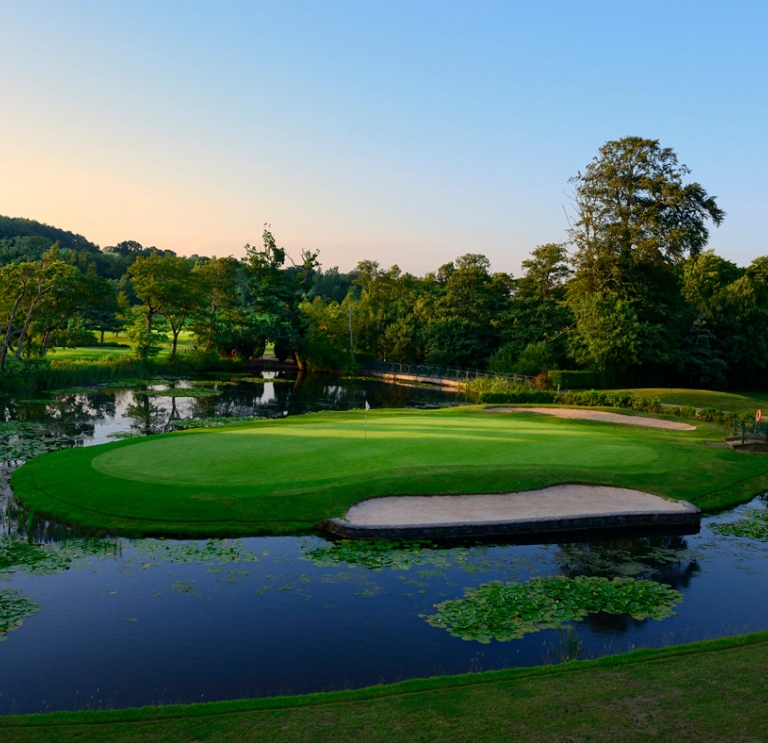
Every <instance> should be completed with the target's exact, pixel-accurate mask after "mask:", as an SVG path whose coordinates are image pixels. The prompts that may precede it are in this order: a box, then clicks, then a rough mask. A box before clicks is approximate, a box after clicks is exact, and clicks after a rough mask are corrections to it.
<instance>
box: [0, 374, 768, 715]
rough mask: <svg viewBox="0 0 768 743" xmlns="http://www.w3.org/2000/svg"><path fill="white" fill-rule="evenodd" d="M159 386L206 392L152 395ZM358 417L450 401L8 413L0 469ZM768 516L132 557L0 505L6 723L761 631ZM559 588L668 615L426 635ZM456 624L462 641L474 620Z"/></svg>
mask: <svg viewBox="0 0 768 743" xmlns="http://www.w3.org/2000/svg"><path fill="white" fill-rule="evenodd" d="M230 381H231V380H230ZM168 387H173V388H186V387H192V388H194V389H196V390H198V391H201V392H193V393H190V394H194V395H198V396H196V397H187V396H181V395H182V394H183V393H181V392H176V393H171V395H173V396H164V395H158V394H145V393H146V392H150V393H152V392H155V393H158V392H160V393H162V392H163V391H164V390H166V389H167V388H168ZM206 390H207V391H209V392H210V391H212V392H214V393H216V394H208V392H206ZM219 393H220V394H219ZM366 399H367V400H368V401H369V402H370V403H371V405H372V406H374V407H377V406H381V407H384V406H390V407H394V406H435V405H442V404H455V403H457V402H458V400H457V398H456V396H454V395H452V394H449V393H440V392H438V391H435V390H431V389H427V388H422V387H414V388H405V387H395V386H391V385H385V384H382V383H378V382H373V381H367V380H359V379H358V380H355V379H350V380H344V379H336V378H328V377H314V378H312V377H310V378H305V379H300V380H295V379H287V380H285V381H278V380H277V379H276V380H274V381H267V382H266V383H264V382H245V381H238V380H235V381H234V382H233V383H231V384H225V385H222V386H218V385H217V384H216V385H213V384H211V382H210V381H209V382H204V383H199V384H198V383H192V382H170V383H168V382H163V381H155V382H153V383H152V384H146V383H144V384H143V385H142V384H137V386H134V387H130V388H119V389H115V390H100V391H90V392H84V391H70V392H68V393H65V394H61V395H49V396H39V397H36V399H31V400H26V401H25V400H23V399H19V398H15V399H11V398H5V399H0V413H2V415H0V426H4V427H3V428H2V429H1V430H0V436H2V438H0V446H2V447H3V448H2V452H0V453H1V454H2V457H3V458H4V459H5V460H6V467H5V474H6V475H7V472H8V470H9V468H10V467H11V466H13V464H12V463H11V462H10V461H9V460H14V461H19V460H21V459H24V458H25V457H28V456H31V455H32V454H34V453H35V452H36V451H43V450H45V449H48V448H56V447H59V446H72V445H91V444H94V443H101V442H104V441H108V440H112V438H114V437H115V436H124V435H133V434H136V435H142V434H143V433H145V432H152V431H160V430H168V429H169V428H173V427H183V426H185V425H212V424H216V423H219V422H221V419H226V418H229V417H241V418H243V417H256V416H264V415H266V416H270V417H278V416H282V415H283V414H284V413H288V414H291V415H292V414H298V413H302V412H306V411H309V410H318V409H334V408H337V409H347V408H350V407H360V406H362V404H363V403H364V401H365V400H366ZM2 421H5V423H3V422H2ZM20 424H21V425H20ZM110 437H112V438H110ZM765 505H766V503H765V500H764V499H763V498H757V499H755V501H754V502H753V503H752V504H750V505H749V506H745V507H741V508H739V509H735V510H734V511H733V512H731V513H728V514H724V515H722V514H721V515H719V516H716V517H708V518H706V519H704V520H703V522H702V529H701V532H700V533H699V534H697V535H692V536H690V535H689V536H654V537H637V538H627V539H613V540H598V541H592V542H584V543H569V544H546V545H488V544H474V545H472V544H464V545H459V546H450V547H446V546H445V545H437V544H431V543H420V544H413V543H403V544H396V543H385V542H376V543H358V542H354V543H345V542H339V543H333V542H329V541H327V540H325V539H323V538H321V537H313V536H310V537H297V538H286V537H280V538H278V537H272V538H269V537H266V538H265V537H261V538H251V539H238V540H202V541H177V540H154V539H141V540H128V539H124V538H110V537H101V538H99V537H77V536H75V535H72V534H69V533H68V532H67V530H66V529H64V528H63V527H61V526H60V525H57V524H50V523H48V522H45V521H44V520H41V519H40V518H38V517H36V516H35V514H29V513H27V512H26V511H25V510H24V509H23V508H22V507H20V506H19V505H18V504H16V503H15V502H14V501H13V498H12V497H11V496H10V495H9V494H8V491H7V487H6V489H5V491H4V495H3V498H2V508H3V531H2V536H0V632H2V633H3V634H1V635H0V639H2V640H4V641H3V642H0V713H2V714H20V713H26V712H41V711H51V710H62V709H65V710H71V709H84V708H92V709H93V708H113V707H126V706H137V705H145V704H169V703H174V702H194V701H212V700H219V699H232V698H239V697H249V696H266V695H274V694H296V693H301V692H310V691H323V690H332V689H341V688H350V687H357V686H362V685H368V684H374V683H378V682H393V681H398V680H402V679H406V678H411V677H416V676H428V675H435V674H448V673H461V672H466V671H475V670H488V669H492V668H505V667H514V666H524V665H539V664H541V663H557V662H560V661H562V660H566V659H569V658H574V657H585V658H588V657H596V656H600V655H604V654H608V653H616V652H622V651H625V650H628V649H631V648H635V647H641V646H649V647H658V646H663V645H668V644H676V643H682V642H689V641H692V640H699V639H709V638H713V637H719V636H723V635H731V634H739V633H744V632H751V631H756V630H764V629H768V590H766V589H767V588H768V575H767V573H768V560H766V557H768V542H766V541H762V540H761V538H760V537H761V535H763V534H764V533H765V529H764V530H763V531H761V530H760V529H761V528H762V527H760V524H761V523H763V521H761V518H760V517H761V514H763V513H765V511H766V508H765ZM750 509H753V510H752V511H750ZM745 515H751V523H753V524H755V523H756V524H757V526H756V527H754V528H752V527H750V528H748V529H736V530H735V531H736V532H737V533H738V534H743V535H745V536H738V535H734V534H729V533H721V532H722V531H723V530H722V529H721V530H720V531H717V530H713V529H712V528H710V527H712V526H713V525H715V524H719V523H722V522H736V521H738V520H739V519H742V518H743V517H744V516H745ZM764 523H765V524H768V521H765V522H764ZM725 531H726V532H727V531H728V529H726V530H725ZM731 531H734V530H733V529H731ZM554 576H562V577H568V578H572V577H576V576H585V577H588V578H611V579H612V578H615V577H620V578H624V579H634V580H635V582H636V583H635V584H636V585H639V582H641V581H652V582H654V584H655V583H663V584H666V585H668V586H669V587H670V589H671V592H670V595H672V593H674V592H678V593H679V597H678V598H677V599H675V601H674V603H673V604H670V607H669V609H668V610H666V609H665V610H664V611H663V612H661V613H660V616H664V617H665V618H662V619H655V618H653V616H652V615H651V616H648V618H639V616H640V615H642V611H640V609H638V604H633V606H634V608H633V609H632V611H630V612H629V613H621V614H616V613H610V612H609V611H607V610H606V611H597V612H594V613H589V614H587V615H586V616H585V617H583V618H582V619H581V621H576V620H574V619H572V618H571V619H569V616H570V615H569V614H568V612H567V611H566V612H565V613H564V614H561V615H559V616H560V618H561V619H562V621H560V620H558V619H557V616H554V618H553V616H552V613H550V614H548V615H547V616H548V617H549V618H548V619H547V620H546V621H539V622H538V625H537V622H536V619H535V616H534V618H533V619H532V620H531V621H530V622H529V623H528V624H526V625H525V631H524V632H523V633H522V636H521V637H520V638H519V639H511V640H509V641H506V642H499V641H497V640H495V639H490V640H488V639H485V640H484V641H479V640H478V639H477V638H478V637H480V639H483V637H484V635H483V633H482V632H479V633H476V634H475V635H474V636H473V638H472V639H462V638H461V637H460V636H454V635H452V634H451V632H450V631H448V630H447V629H446V628H443V627H441V626H439V622H437V621H436V620H435V619H434V617H435V615H436V611H437V610H436V609H435V605H436V604H443V603H444V602H451V601H454V600H464V599H466V597H467V594H465V592H466V591H470V594H471V592H472V591H473V590H476V589H478V588H480V587H483V586H486V587H487V586H488V584H490V583H491V582H492V581H502V582H504V583H507V582H515V583H524V582H526V581H531V583H530V584H529V585H531V586H532V587H534V586H539V585H542V584H544V583H547V581H542V580H541V579H545V578H550V577H554ZM629 583H631V581H630V582H628V584H629ZM549 584H551V581H549ZM649 585H650V584H649ZM483 590H486V589H483ZM531 590H532V592H533V593H535V590H534V588H532V589H531ZM633 601H634V599H633ZM461 606H462V607H463V609H462V611H464V615H463V619H465V620H466V619H467V617H469V620H468V621H470V622H471V619H472V612H473V611H474V609H473V605H472V604H471V602H469V603H464V604H461ZM609 608H610V607H609ZM556 614H557V612H555V615H556ZM633 614H635V615H636V616H635V617H634V618H633ZM531 616H533V615H531ZM430 618H432V619H430ZM547 626H551V628H546V627H547ZM535 630H538V631H535Z"/></svg>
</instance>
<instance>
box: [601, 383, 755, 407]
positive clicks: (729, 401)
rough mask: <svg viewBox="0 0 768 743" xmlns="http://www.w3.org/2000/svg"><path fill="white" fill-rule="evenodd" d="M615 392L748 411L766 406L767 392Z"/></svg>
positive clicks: (687, 390)
mask: <svg viewBox="0 0 768 743" xmlns="http://www.w3.org/2000/svg"><path fill="white" fill-rule="evenodd" d="M616 391H617V392H631V393H632V394H633V395H638V396H640V397H658V398H659V399H660V400H661V401H662V403H668V404H670V405H692V406H693V407H696V408H717V409H718V410H732V411H748V410H753V411H754V410H755V408H761V407H766V406H768V392H743V393H736V392H715V391H713V390H691V389H667V388H666V387H648V388H637V389H627V390H616Z"/></svg>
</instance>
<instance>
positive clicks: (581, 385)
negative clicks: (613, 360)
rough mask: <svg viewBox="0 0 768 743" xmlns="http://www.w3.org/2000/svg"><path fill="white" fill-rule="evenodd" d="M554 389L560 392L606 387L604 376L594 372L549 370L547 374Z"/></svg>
mask: <svg viewBox="0 0 768 743" xmlns="http://www.w3.org/2000/svg"><path fill="white" fill-rule="evenodd" d="M548 374H549V378H550V379H551V380H552V384H553V386H554V387H560V390H561V391H562V390H579V389H587V390H589V389H600V388H603V387H608V386H609V385H608V384H607V382H608V380H607V379H606V375H605V374H603V373H602V372H595V371H565V370H557V369H555V370H551V371H549V372H548Z"/></svg>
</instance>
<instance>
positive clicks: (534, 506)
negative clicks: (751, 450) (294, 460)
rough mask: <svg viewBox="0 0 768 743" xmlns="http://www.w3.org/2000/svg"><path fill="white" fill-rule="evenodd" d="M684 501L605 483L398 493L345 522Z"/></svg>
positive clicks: (632, 507) (555, 512) (443, 520)
mask: <svg viewBox="0 0 768 743" xmlns="http://www.w3.org/2000/svg"><path fill="white" fill-rule="evenodd" d="M690 508H691V506H690V505H688V504H686V503H684V502H682V503H681V502H678V501H673V500H667V499H666V498H662V497H660V496H658V495H653V494H651V493H644V492H643V491H641V490H629V489H627V488H614V487H609V486H605V485H573V484H569V485H553V486H552V487H549V488H544V489H542V490H525V491H522V492H520V493H498V494H493V495H400V496H390V497H386V498H373V499H372V500H367V501H363V502H362V503H358V504H357V505H354V506H352V508H350V509H349V511H348V512H347V515H346V520H347V521H348V522H349V523H351V524H355V525H359V526H383V525H393V526H395V525H403V524H458V523H461V524H467V523H473V522H478V521H511V520H518V519H539V518H552V517H555V518H560V517H562V518H569V517H574V516H590V515H595V514H623V513H637V512H648V511H652V512H654V513H673V512H676V511H679V512H686V511H689V510H690Z"/></svg>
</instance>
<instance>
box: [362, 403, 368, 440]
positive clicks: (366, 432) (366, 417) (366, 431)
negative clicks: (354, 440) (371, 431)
mask: <svg viewBox="0 0 768 743" xmlns="http://www.w3.org/2000/svg"><path fill="white" fill-rule="evenodd" d="M364 430H365V433H364V434H363V438H364V439H367V438H368V409H367V408H366V411H365V429H364Z"/></svg>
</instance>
